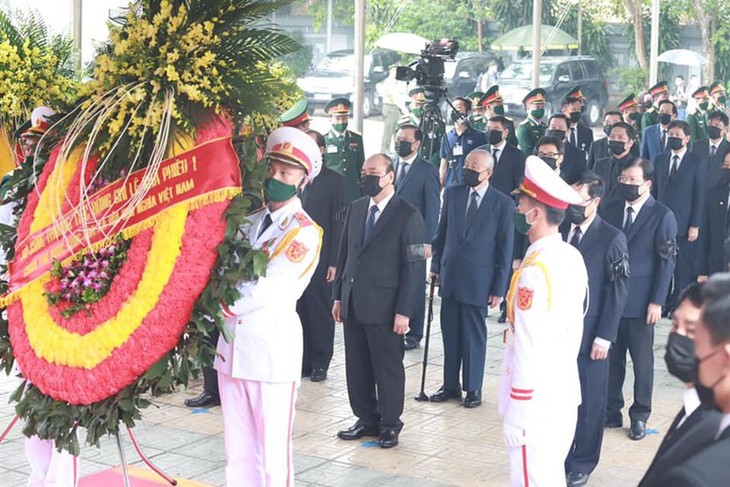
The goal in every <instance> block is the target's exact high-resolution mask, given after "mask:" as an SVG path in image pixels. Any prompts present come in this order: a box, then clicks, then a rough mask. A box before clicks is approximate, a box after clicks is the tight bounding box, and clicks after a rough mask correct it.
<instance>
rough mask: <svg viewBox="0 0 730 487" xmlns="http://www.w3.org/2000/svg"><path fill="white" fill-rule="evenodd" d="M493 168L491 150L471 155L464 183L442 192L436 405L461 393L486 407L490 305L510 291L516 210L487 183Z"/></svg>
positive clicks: (434, 267)
mask: <svg viewBox="0 0 730 487" xmlns="http://www.w3.org/2000/svg"><path fill="white" fill-rule="evenodd" d="M493 168H494V160H493V159H492V156H491V155H490V154H489V152H487V151H485V150H483V149H475V150H473V151H472V152H471V153H470V154H469V155H468V156H467V158H466V162H465V164H464V172H463V175H464V185H462V186H454V187H451V188H447V189H446V191H445V193H444V207H443V212H442V214H441V220H440V221H439V226H438V231H437V233H436V238H434V240H433V260H432V261H431V279H436V280H438V281H440V286H439V296H441V335H442V337H443V340H444V382H443V385H442V386H441V389H439V390H438V392H437V393H436V394H434V395H432V396H431V398H430V399H431V401H433V402H444V401H447V400H449V399H451V398H454V399H461V390H462V389H463V390H464V391H466V397H465V398H464V401H463V404H464V407H467V408H474V407H477V406H479V405H480V404H481V402H482V382H483V379H484V362H485V360H486V353H487V325H486V323H485V319H486V317H487V309H488V307H491V308H496V307H498V306H499V304H500V303H501V302H502V299H503V296H504V295H505V293H506V292H507V277H508V276H509V272H510V269H511V264H512V244H513V236H514V222H513V217H512V215H513V213H514V208H515V205H514V202H513V201H512V199H511V198H510V197H508V196H507V195H505V194H503V193H502V192H500V191H499V190H497V189H496V188H494V187H493V186H491V185H490V184H489V178H490V177H491V176H492V171H493ZM459 369H462V378H463V381H462V383H461V385H460V384H459Z"/></svg>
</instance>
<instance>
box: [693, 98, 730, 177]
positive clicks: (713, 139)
mask: <svg viewBox="0 0 730 487" xmlns="http://www.w3.org/2000/svg"><path fill="white" fill-rule="evenodd" d="M728 125H729V124H728V116H727V115H726V114H725V113H723V112H714V113H711V114H710V117H709V120H708V122H707V135H708V138H707V139H705V140H700V141H699V142H696V143H695V144H693V145H692V152H694V153H695V154H697V155H698V156H700V157H701V158H703V159H704V160H705V161H707V187H708V188H709V187H711V186H713V185H714V184H716V183H717V182H718V180H719V179H720V176H721V173H722V169H721V168H722V162H723V160H724V158H725V155H726V154H727V153H728V152H730V142H728V141H727V139H726V138H725V137H726V136H727V131H728Z"/></svg>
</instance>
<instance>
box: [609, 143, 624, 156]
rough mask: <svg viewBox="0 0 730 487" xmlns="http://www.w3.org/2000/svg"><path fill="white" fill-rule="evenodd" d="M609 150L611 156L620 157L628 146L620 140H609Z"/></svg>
mask: <svg viewBox="0 0 730 487" xmlns="http://www.w3.org/2000/svg"><path fill="white" fill-rule="evenodd" d="M608 150H610V151H611V154H613V155H615V156H618V155H620V154H623V153H624V152H626V144H625V143H623V142H621V141H620V140H609V141H608Z"/></svg>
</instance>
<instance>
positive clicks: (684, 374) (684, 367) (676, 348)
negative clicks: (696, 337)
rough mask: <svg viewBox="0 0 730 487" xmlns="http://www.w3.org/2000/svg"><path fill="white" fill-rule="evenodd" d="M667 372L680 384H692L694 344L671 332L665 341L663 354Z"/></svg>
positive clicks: (689, 339)
mask: <svg viewBox="0 0 730 487" xmlns="http://www.w3.org/2000/svg"><path fill="white" fill-rule="evenodd" d="M664 362H665V363H666V364H667V370H668V371H669V373H670V374H672V375H673V376H674V377H676V378H677V379H679V380H681V381H682V382H685V383H686V382H692V381H693V380H694V376H695V342H694V341H693V340H692V339H691V338H687V337H686V336H684V335H680V334H679V333H677V332H675V331H673V332H671V333H670V334H669V338H668V339H667V349H666V352H665V353H664Z"/></svg>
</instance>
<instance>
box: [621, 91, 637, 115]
mask: <svg viewBox="0 0 730 487" xmlns="http://www.w3.org/2000/svg"><path fill="white" fill-rule="evenodd" d="M635 106H639V103H638V102H637V101H636V95H635V94H633V93H631V94H630V95H628V96H627V97H626V98H624V99H623V100H621V101H620V102H619V104H618V105H617V107H618V109H619V110H620V111H622V112H623V111H624V110H628V109H629V108H631V107H635Z"/></svg>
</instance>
